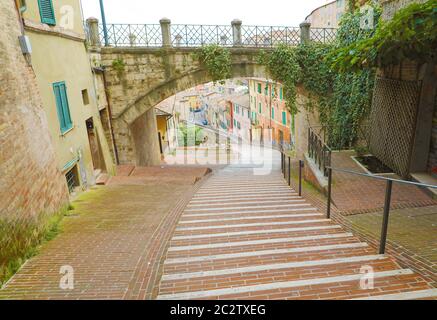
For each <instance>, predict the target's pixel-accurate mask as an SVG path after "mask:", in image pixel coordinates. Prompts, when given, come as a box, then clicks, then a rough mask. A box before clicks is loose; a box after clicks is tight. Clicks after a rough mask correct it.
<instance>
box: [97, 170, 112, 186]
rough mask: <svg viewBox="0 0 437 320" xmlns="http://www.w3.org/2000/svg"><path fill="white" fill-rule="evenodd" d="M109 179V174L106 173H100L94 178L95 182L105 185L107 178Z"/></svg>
mask: <svg viewBox="0 0 437 320" xmlns="http://www.w3.org/2000/svg"><path fill="white" fill-rule="evenodd" d="M110 179H111V176H110V175H109V174H107V173H100V174H99V176H98V177H97V178H96V184H97V185H99V186H105V185H107V184H108V183H109V180H110Z"/></svg>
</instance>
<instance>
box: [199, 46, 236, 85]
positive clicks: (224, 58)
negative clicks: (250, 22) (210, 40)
mask: <svg viewBox="0 0 437 320" xmlns="http://www.w3.org/2000/svg"><path fill="white" fill-rule="evenodd" d="M196 56H197V58H198V59H199V62H200V63H201V65H202V66H204V67H205V68H206V69H207V71H208V74H209V75H210V77H211V78H212V80H213V81H214V82H217V81H219V82H223V80H225V79H228V78H230V77H231V75H232V73H231V64H232V61H231V53H230V51H229V49H227V48H223V47H220V46H218V45H207V46H203V47H202V48H200V49H199V51H198V52H197V54H196Z"/></svg>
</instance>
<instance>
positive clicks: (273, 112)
mask: <svg viewBox="0 0 437 320" xmlns="http://www.w3.org/2000/svg"><path fill="white" fill-rule="evenodd" d="M272 119H275V108H274V107H272Z"/></svg>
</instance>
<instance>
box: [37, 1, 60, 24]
mask: <svg viewBox="0 0 437 320" xmlns="http://www.w3.org/2000/svg"><path fill="white" fill-rule="evenodd" d="M38 6H39V14H40V16H41V22H42V23H46V24H49V25H51V26H54V25H56V18H55V10H54V9H53V3H52V0H38Z"/></svg>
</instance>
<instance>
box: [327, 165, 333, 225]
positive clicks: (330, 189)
mask: <svg viewBox="0 0 437 320" xmlns="http://www.w3.org/2000/svg"><path fill="white" fill-rule="evenodd" d="M331 193H332V168H328V207H327V209H326V217H327V218H328V219H330V218H331Z"/></svg>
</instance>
